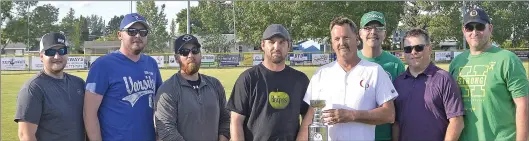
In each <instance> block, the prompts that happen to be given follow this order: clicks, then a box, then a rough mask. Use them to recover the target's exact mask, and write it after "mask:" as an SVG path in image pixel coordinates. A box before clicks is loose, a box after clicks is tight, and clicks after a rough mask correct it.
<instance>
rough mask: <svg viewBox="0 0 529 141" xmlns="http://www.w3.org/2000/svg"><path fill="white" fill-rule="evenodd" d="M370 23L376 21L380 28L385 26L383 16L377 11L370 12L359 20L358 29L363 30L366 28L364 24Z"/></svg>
mask: <svg viewBox="0 0 529 141" xmlns="http://www.w3.org/2000/svg"><path fill="white" fill-rule="evenodd" d="M371 21H378V22H380V24H382V26H386V19H385V18H384V14H383V13H381V12H378V11H371V12H367V13H365V14H364V15H363V16H362V18H361V19H360V28H364V26H366V24H367V23H369V22H371Z"/></svg>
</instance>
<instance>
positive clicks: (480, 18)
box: [463, 8, 490, 25]
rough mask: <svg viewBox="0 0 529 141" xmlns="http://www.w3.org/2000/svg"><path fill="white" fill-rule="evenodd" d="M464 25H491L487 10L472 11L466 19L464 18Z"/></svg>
mask: <svg viewBox="0 0 529 141" xmlns="http://www.w3.org/2000/svg"><path fill="white" fill-rule="evenodd" d="M463 21H464V22H463V23H465V24H464V25H467V24H468V23H471V22H476V23H481V24H490V18H489V15H488V14H487V12H485V10H483V9H480V8H475V9H470V11H468V12H467V13H466V14H465V16H464V18H463Z"/></svg>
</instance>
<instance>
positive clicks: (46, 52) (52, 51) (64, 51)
mask: <svg viewBox="0 0 529 141" xmlns="http://www.w3.org/2000/svg"><path fill="white" fill-rule="evenodd" d="M57 52H58V53H59V55H61V56H62V55H66V54H68V48H67V47H63V48H60V49H51V48H50V49H47V50H44V55H46V56H55V54H57Z"/></svg>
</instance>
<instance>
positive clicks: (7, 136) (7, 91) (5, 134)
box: [1, 61, 529, 141]
mask: <svg viewBox="0 0 529 141" xmlns="http://www.w3.org/2000/svg"><path fill="white" fill-rule="evenodd" d="M437 65H438V66H439V67H441V68H443V69H445V70H448V64H437ZM524 65H525V69H526V70H529V62H528V61H525V62H524ZM294 68H295V69H298V70H300V71H302V72H304V73H305V74H307V76H309V78H310V77H311V76H312V74H314V72H315V71H316V70H317V68H318V67H294ZM246 69H247V68H225V69H201V70H200V72H201V73H203V74H206V75H210V76H213V77H216V78H217V79H219V80H220V82H221V83H222V85H223V86H224V90H225V91H226V94H227V96H229V95H230V94H231V89H232V88H233V85H234V84H235V80H236V79H237V77H238V76H239V74H241V73H242V72H243V71H244V70H246ZM176 71H177V70H175V69H163V70H160V72H161V74H162V79H163V80H166V79H168V78H169V77H171V76H172V75H173V74H174V73H175V72H176ZM2 73H3V74H2V76H1V79H2V81H1V82H2V83H1V85H2V87H1V94H2V95H1V104H2V105H1V106H2V108H1V117H2V120H1V126H2V127H1V137H2V140H5V141H13V140H18V136H17V130H18V127H17V124H16V123H15V122H13V118H14V115H15V110H16V107H15V106H16V98H17V94H18V91H19V90H20V87H21V86H22V85H23V84H24V82H25V81H26V80H28V79H29V78H31V77H32V76H33V75H34V74H35V71H32V72H29V73H28V72H21V71H18V72H15V71H2ZM68 73H70V74H72V75H76V76H79V77H81V78H83V79H85V78H86V76H87V71H68Z"/></svg>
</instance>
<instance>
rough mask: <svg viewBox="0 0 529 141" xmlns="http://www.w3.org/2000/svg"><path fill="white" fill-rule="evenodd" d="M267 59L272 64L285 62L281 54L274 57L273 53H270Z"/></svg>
mask: <svg viewBox="0 0 529 141" xmlns="http://www.w3.org/2000/svg"><path fill="white" fill-rule="evenodd" d="M267 56H268V59H270V60H271V61H272V63H274V64H281V62H283V61H284V60H285V56H283V55H282V54H280V55H277V56H275V55H274V53H270V55H267Z"/></svg>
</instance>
